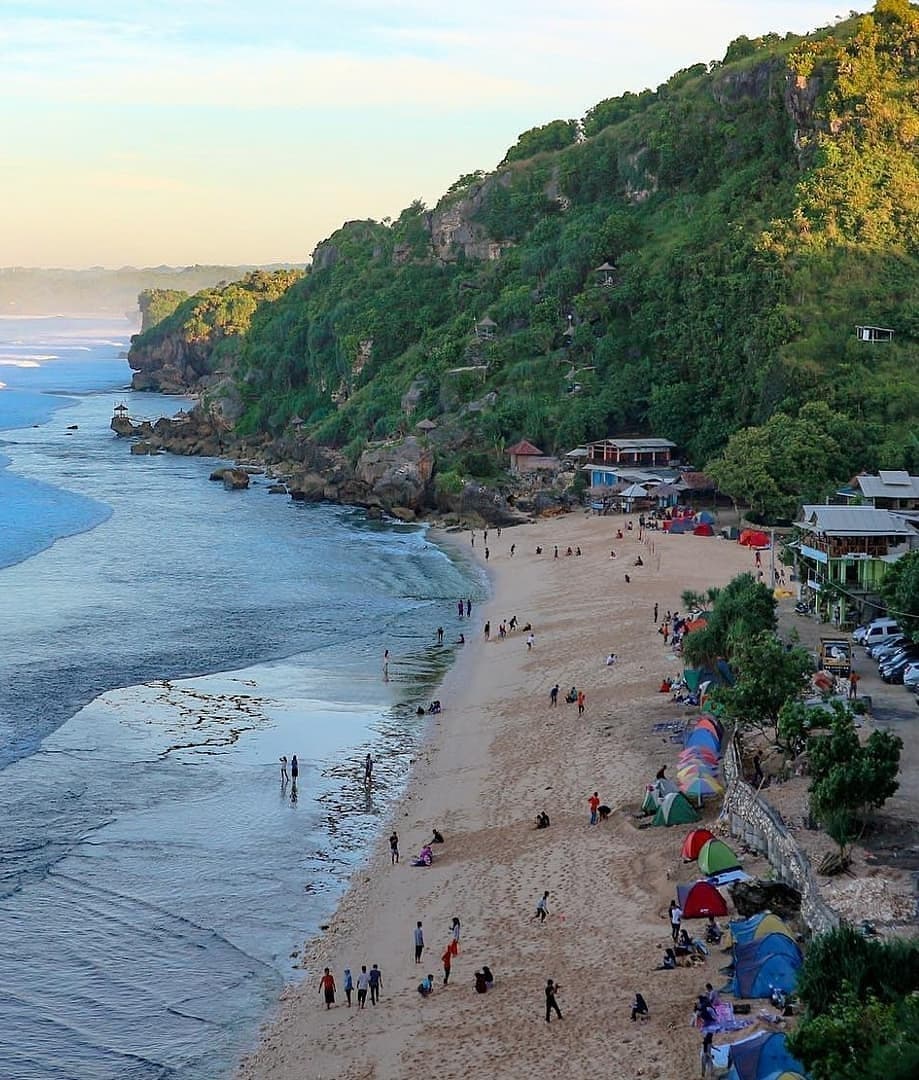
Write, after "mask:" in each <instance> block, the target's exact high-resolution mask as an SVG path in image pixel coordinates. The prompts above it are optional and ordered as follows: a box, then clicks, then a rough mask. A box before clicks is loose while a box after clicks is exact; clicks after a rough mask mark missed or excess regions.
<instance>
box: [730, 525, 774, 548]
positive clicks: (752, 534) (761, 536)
mask: <svg viewBox="0 0 919 1080" xmlns="http://www.w3.org/2000/svg"><path fill="white" fill-rule="evenodd" d="M737 543H738V544H742V545H743V546H744V547H750V548H767V547H769V537H768V536H767V535H766V533H764V532H762V531H761V530H760V529H742V530H741V532H740V536H738V537H737Z"/></svg>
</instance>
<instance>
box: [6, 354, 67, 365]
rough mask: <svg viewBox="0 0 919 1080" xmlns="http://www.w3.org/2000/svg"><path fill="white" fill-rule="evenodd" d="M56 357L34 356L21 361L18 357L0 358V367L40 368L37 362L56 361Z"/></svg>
mask: <svg viewBox="0 0 919 1080" xmlns="http://www.w3.org/2000/svg"><path fill="white" fill-rule="evenodd" d="M56 359H57V357H56V356H36V357H31V358H30V359H28V360H23V359H22V357H20V356H0V365H2V366H3V367H19V368H35V367H41V364H40V363H39V362H38V361H39V360H56Z"/></svg>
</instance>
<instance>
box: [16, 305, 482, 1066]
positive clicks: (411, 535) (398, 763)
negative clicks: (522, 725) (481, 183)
mask: <svg viewBox="0 0 919 1080" xmlns="http://www.w3.org/2000/svg"><path fill="white" fill-rule="evenodd" d="M129 333H130V327H129V325H128V323H127V321H126V320H103V319H73V318H60V317H53V318H52V317H49V318H33V319H19V318H13V317H9V316H4V317H2V318H0V387H2V388H0V1075H2V1076H3V1077H4V1080H56V1078H61V1080H64V1078H66V1080H108V1078H112V1080H115V1078H118V1080H148V1078H154V1077H155V1078H175V1080H212V1078H219V1077H225V1076H229V1075H230V1074H231V1073H232V1071H233V1066H234V1063H235V1062H236V1061H237V1060H238V1057H239V1055H240V1054H241V1053H242V1052H243V1051H244V1050H245V1049H247V1048H249V1047H250V1046H252V1045H253V1044H254V1042H255V1040H256V1038H257V1033H258V1028H259V1025H260V1023H261V1022H262V1021H263V1020H264V1019H265V1017H266V1015H268V1014H269V1012H270V1010H271V1008H272V1006H273V1004H274V1002H275V1001H276V999H277V995H278V994H279V992H280V990H281V988H282V987H283V985H284V984H285V982H288V981H292V980H296V979H297V977H298V970H297V968H296V966H295V963H296V961H295V956H294V955H293V954H294V953H295V951H296V949H297V948H298V947H299V946H300V945H302V943H303V941H304V940H305V939H306V938H307V937H309V936H310V935H312V934H313V933H315V932H316V931H317V930H318V929H319V926H320V924H321V923H322V922H324V921H325V920H326V919H327V918H328V917H329V915H330V914H331V912H332V910H333V909H334V906H335V903H336V901H337V899H338V898H339V896H340V895H341V893H342V892H343V890H344V887H345V885H346V882H347V878H348V876H349V874H350V871H351V870H352V868H353V867H354V866H355V865H356V863H357V862H358V861H359V860H360V859H361V858H363V857H365V855H366V852H367V846H368V843H369V842H370V840H371V839H372V838H373V837H374V836H375V835H376V832H377V830H378V828H379V827H380V824H381V821H382V819H383V818H384V817H385V815H386V813H387V810H388V807H389V806H390V804H391V801H392V799H393V798H394V797H396V796H397V795H398V794H399V793H400V791H401V789H402V786H403V784H404V781H405V778H406V774H407V771H408V768H409V764H410V762H411V759H412V756H413V754H414V752H415V749H416V747H417V745H418V740H419V739H420V738H421V736H422V734H423V730H424V720H423V719H421V720H420V719H419V718H418V717H416V715H415V708H416V706H417V704H418V703H419V702H420V701H426V700H428V699H429V698H430V697H431V696H432V694H433V691H434V689H435V687H436V686H437V684H438V682H439V679H440V678H441V676H442V674H443V672H444V670H445V669H446V667H447V666H448V665H449V663H450V661H451V659H452V656H453V653H454V646H452V645H450V644H449V643H450V642H453V641H455V639H456V637H457V633H458V631H459V630H461V629H463V628H464V624H463V623H460V621H459V620H458V619H457V616H456V600H457V599H458V598H459V597H465V596H471V597H472V598H473V600H475V599H478V598H479V597H480V596H482V595H484V593H485V582H484V580H483V579H482V577H481V576H480V575H479V573H478V571H477V570H476V569H475V568H474V567H473V566H472V565H470V564H469V563H467V562H464V561H463V559H462V556H461V555H460V554H457V553H448V552H445V551H443V550H441V549H440V548H438V547H436V546H434V545H433V544H431V543H430V542H428V540H427V539H426V535H425V531H424V529H423V528H421V527H418V526H410V525H401V524H396V523H381V522H370V521H368V520H367V519H366V518H365V517H364V515H363V514H362V513H360V512H358V511H356V510H353V509H349V508H344V507H337V506H325V505H318V506H317V505H306V504H298V503H294V502H292V501H291V500H290V499H288V498H287V497H285V496H279V495H269V494H268V490H267V488H268V483H267V481H266V480H265V479H264V477H255V478H254V482H253V485H252V487H251V488H250V489H249V490H248V491H245V492H227V491H225V490H224V489H223V487H222V485H220V484H215V483H208V479H207V478H208V474H209V473H210V471H211V470H212V469H213V468H214V466H215V464H216V462H215V461H214V460H208V459H200V458H182V457H174V456H171V455H161V456H154V457H132V456H131V455H130V453H129V446H128V443H127V442H126V441H125V440H120V439H118V438H116V437H115V436H114V435H113V434H112V432H111V431H110V429H109V423H110V420H111V416H112V410H113V407H114V405H115V404H116V403H118V402H120V401H124V402H125V403H126V404H127V405H128V408H129V412H130V414H131V415H132V416H133V417H135V418H140V417H148V418H151V419H153V418H156V417H158V416H161V415H173V414H175V413H176V412H178V411H179V409H180V408H182V407H183V406H187V402H186V401H184V400H183V399H179V398H166V397H162V396H159V395H152V394H134V393H132V392H131V391H130V390H128V389H126V387H127V386H128V385H129V381H130V370H129V369H128V367H127V364H126V362H125V360H124V359H123V354H124V351H125V350H126V348H127V344H128V335H129ZM438 626H443V627H444V630H445V632H446V634H445V640H446V642H447V644H446V645H445V646H444V647H438V646H437V645H436V643H435V641H436V639H435V631H436V628H437V627H438ZM387 648H388V649H389V650H390V653H391V655H392V662H391V667H390V675H391V678H390V681H389V682H385V681H384V680H383V677H382V656H383V651H384V649H387ZM367 752H370V753H372V754H373V756H374V758H375V761H376V765H375V769H374V784H373V786H372V789H370V790H367V789H365V787H364V783H363V759H364V756H365V754H366V753H367ZM282 754H283V755H286V756H287V757H288V758H290V757H291V756H292V755H293V754H297V755H298V758H299V761H300V777H299V782H298V784H297V786H296V789H295V790H294V789H293V788H292V785H290V784H282V783H281V781H280V779H279V768H278V759H279V757H280V756H281V755H282ZM406 839H407V841H408V838H406ZM360 962H362V960H361V958H358V957H353V958H342V964H346V963H350V966H352V968H353V967H354V965H355V964H356V963H360Z"/></svg>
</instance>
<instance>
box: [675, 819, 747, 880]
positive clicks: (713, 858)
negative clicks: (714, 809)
mask: <svg viewBox="0 0 919 1080" xmlns="http://www.w3.org/2000/svg"><path fill="white" fill-rule="evenodd" d="M682 855H683V858H684V859H685V860H686V861H687V862H698V864H699V869H700V870H701V871H702V873H703V874H705V876H706V877H714V876H715V875H716V874H722V873H724V872H725V871H726V870H736V869H737V868H738V867H739V866H740V860H739V859H738V858H737V855H736V853H735V852H734V851H733V850H732V849H731V848H730V847H728V845H727V844H726V843H725V842H724V841H723V840H718V839H717V838H716V837H715V836H713V835H712V833H710V832H709V831H708V829H693V830H692V832H691V833H690V834H689V835H688V836H687V837H686V839H685V840H684V841H683V851H682Z"/></svg>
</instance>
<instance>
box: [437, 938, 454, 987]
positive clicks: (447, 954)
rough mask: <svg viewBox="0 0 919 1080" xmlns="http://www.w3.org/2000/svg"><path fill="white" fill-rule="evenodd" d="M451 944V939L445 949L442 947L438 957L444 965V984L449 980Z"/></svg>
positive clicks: (451, 961)
mask: <svg viewBox="0 0 919 1080" xmlns="http://www.w3.org/2000/svg"><path fill="white" fill-rule="evenodd" d="M452 945H453V942H452V941H451V942H450V944H449V945H448V946H447V947H446V949H444V954H443V956H442V957H441V958H440V962H441V963H442V964H443V966H444V986H446V985H447V983H448V982H449V981H450V966H451V964H452V963H453V949H452Z"/></svg>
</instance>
